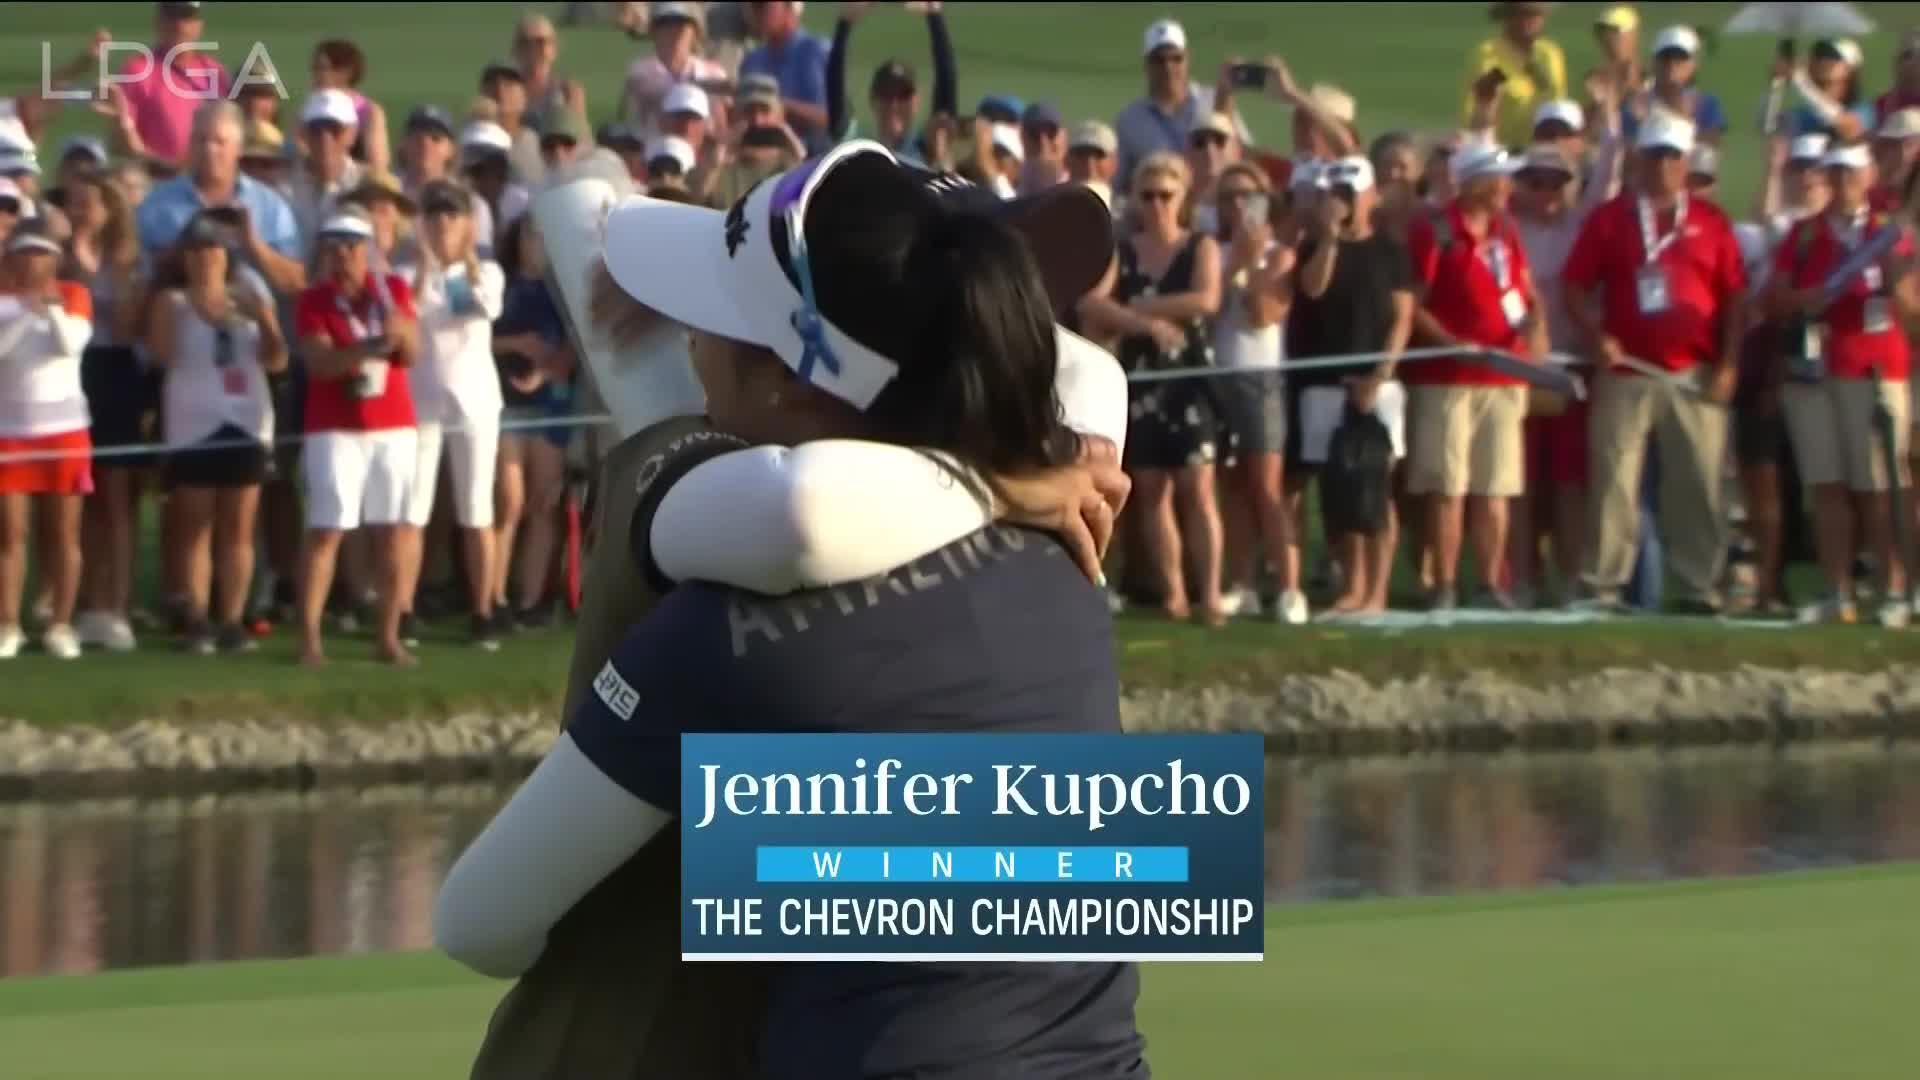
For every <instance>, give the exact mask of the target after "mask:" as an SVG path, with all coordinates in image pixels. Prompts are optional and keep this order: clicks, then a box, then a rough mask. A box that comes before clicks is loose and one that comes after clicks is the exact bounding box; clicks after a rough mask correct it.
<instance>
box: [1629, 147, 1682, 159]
mask: <svg viewBox="0 0 1920 1080" xmlns="http://www.w3.org/2000/svg"><path fill="white" fill-rule="evenodd" d="M1640 152H1641V153H1642V154H1645V155H1646V156H1647V157H1650V158H1652V159H1653V160H1655V161H1662V162H1665V161H1679V160H1680V159H1681V158H1683V157H1685V156H1686V155H1685V154H1682V153H1681V152H1680V151H1678V150H1675V149H1674V148H1673V147H1671V146H1650V147H1648V148H1647V149H1645V150H1642V151H1640Z"/></svg>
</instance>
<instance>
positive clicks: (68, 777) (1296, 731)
mask: <svg viewBox="0 0 1920 1080" xmlns="http://www.w3.org/2000/svg"><path fill="white" fill-rule="evenodd" d="M1121 712H1122V716H1123V718H1124V720H1125V722H1126V725H1127V727H1128V729H1129V730H1134V731H1167V732H1172V731H1192V732H1202V731H1204V732H1229V731H1239V732H1258V733H1261V734H1264V735H1266V736H1267V737H1268V742H1269V745H1270V746H1271V747H1272V748H1273V749H1274V750H1275V751H1276V752H1280V753H1291V754H1301V755H1312V754H1379V753H1408V752H1415V751H1432V750H1499V749H1507V748H1514V749H1536V750H1546V749H1579V748H1590V747H1597V746H1606V745H1708V744H1715V743H1729V742H1778V741H1790V740H1806V739H1823V738H1860V737H1867V736H1883V737H1887V736H1895V735H1903V734H1920V669H1912V668H1892V669H1888V670H1885V671H1880V672H1873V673H1869V674H1850V673H1849V674H1842V673H1833V672H1819V671H1804V670H1803V671H1778V670H1768V669H1761V668H1743V669H1739V670H1736V671H1731V672H1726V673H1720V674H1712V675H1707V674H1697V673H1687V672H1676V671H1669V670H1666V669H1663V668H1654V669H1619V670H1608V671H1601V672H1596V673H1594V674H1591V675H1586V676H1582V677H1580V678H1577V679H1574V680H1571V681H1569V682H1567V683H1564V684H1561V685H1559V686H1556V687H1548V688H1536V687H1530V686H1526V685H1524V684H1521V683H1517V682H1514V681H1512V680H1510V679H1507V678H1505V677H1503V676H1501V675H1498V674H1495V673H1491V672H1482V673H1478V674H1474V675H1471V676H1467V677H1465V678H1460V679H1439V678H1434V677H1431V676H1419V677H1415V678H1411V679H1399V680H1393V681H1391V682H1387V683H1384V684H1374V683H1369V682H1367V681H1365V680H1363V679H1361V678H1360V677H1359V676H1357V675H1353V674H1351V673H1346V672H1336V673H1334V674H1331V675H1299V676H1290V677H1286V678H1283V679H1280V680H1278V681H1277V682H1275V683H1274V684H1272V685H1271V686H1269V687H1263V688H1255V687H1234V686H1221V687H1211V688H1206V689H1200V690H1186V691H1174V690H1125V691H1124V692H1123V693H1122V699H1121ZM554 734H555V728H554V724H553V721H552V718H551V717H549V716H547V715H544V714H542V713H539V712H522V713H511V714H507V715H499V716H495V715H485V714H479V713H468V714H462V715H459V716H454V717H451V718H449V719H445V720H418V719H407V720H398V721H395V722H394V723H392V724H389V725H381V726H369V725H361V724H350V723H349V724H339V725H322V724H313V723H309V722H291V721H288V722H276V721H272V720H246V721H223V720H215V721H208V722H205V723H194V724H189V725H178V724H173V723H168V722H162V721H142V722H139V723H136V724H133V725H131V726H128V727H125V728H121V729H119V730H116V731H107V730H103V729H100V728H97V727H85V726H73V727H65V728H60V729H55V730H50V731H49V730H43V729H41V728H36V727H34V726H32V725H29V724H26V723H24V722H20V721H13V722H11V723H8V722H6V721H4V720H0V798H15V799H17V798H26V797H38V796H64V795H84V794H101V793H132V792H140V793H148V792H154V791H179V790H220V789H230V788H237V787H275V786H279V787H307V786H314V785H319V784H328V783H335V782H352V783H361V784H364V783H377V782H381V781H389V780H391V781H412V780H436V781H449V780H463V779H484V778H497V777H512V776H518V775H523V774H524V773H525V772H526V771H527V770H528V769H529V768H531V767H532V765H533V763H534V762H536V761H538V760H539V759H540V757H541V756H542V755H543V754H545V753H546V750H547V748H548V747H549V746H550V745H551V744H552V742H553V737H554Z"/></svg>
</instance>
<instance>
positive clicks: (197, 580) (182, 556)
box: [168, 487, 216, 634]
mask: <svg viewBox="0 0 1920 1080" xmlns="http://www.w3.org/2000/svg"><path fill="white" fill-rule="evenodd" d="M215 494H216V493H215V491H214V490H213V489H212V488H184V487H183V488H175V489H174V490H173V492H172V494H171V495H170V496H169V498H168V501H169V502H170V503H171V504H172V505H173V508H174V539H175V541H176V542H178V543H179V545H180V548H179V551H178V552H177V554H176V555H175V572H176V573H177V574H178V575H179V580H180V596H181V599H182V600H184V601H185V611H184V614H185V615H186V616H187V632H188V633H189V634H194V633H198V632H199V631H200V629H201V628H202V627H203V626H205V625H206V622H207V618H208V609H209V607H210V606H211V597H212V580H213V563H214V554H213V505H214V501H215Z"/></svg>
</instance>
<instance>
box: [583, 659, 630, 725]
mask: <svg viewBox="0 0 1920 1080" xmlns="http://www.w3.org/2000/svg"><path fill="white" fill-rule="evenodd" d="M593 692H594V693H595V694H598V695H599V697H600V700H601V701H602V702H603V703H605V704H606V706H607V708H608V709H610V710H612V712H613V715H615V716H617V717H619V718H620V719H622V720H631V719H633V710H634V709H636V708H639V706H640V692H639V691H638V690H635V689H634V688H633V687H632V685H630V684H629V683H628V682H627V680H626V679H625V678H624V677H622V676H621V674H620V672H619V671H617V670H615V669H614V666H613V661H611V660H609V661H607V663H606V666H604V667H602V668H601V669H600V674H598V675H595V676H594V677H593Z"/></svg>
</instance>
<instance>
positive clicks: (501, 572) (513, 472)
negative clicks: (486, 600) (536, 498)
mask: <svg viewBox="0 0 1920 1080" xmlns="http://www.w3.org/2000/svg"><path fill="white" fill-rule="evenodd" d="M527 442H528V439H527V437H526V436H523V435H502V436H500V464H499V472H498V474H497V479H496V481H495V486H494V502H493V513H494V526H493V550H494V554H495V558H494V562H493V566H492V571H491V572H492V577H491V578H490V579H489V582H490V586H491V589H492V592H493V596H492V597H491V598H490V599H491V601H492V603H493V604H495V605H496V606H498V607H499V608H502V609H504V610H508V611H511V610H512V605H511V604H509V603H508V601H507V574H508V572H509V571H510V569H511V568H512V566H513V545H514V540H515V538H516V536H517V535H518V533H519V531H520V515H521V514H522V512H524V511H525V509H526V505H527V483H526V466H525V464H524V461H525V457H526V455H525V453H524V449H525V446H526V444H527Z"/></svg>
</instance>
